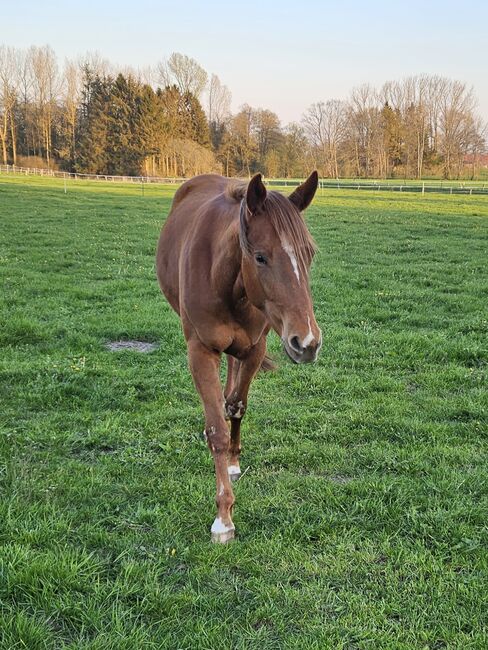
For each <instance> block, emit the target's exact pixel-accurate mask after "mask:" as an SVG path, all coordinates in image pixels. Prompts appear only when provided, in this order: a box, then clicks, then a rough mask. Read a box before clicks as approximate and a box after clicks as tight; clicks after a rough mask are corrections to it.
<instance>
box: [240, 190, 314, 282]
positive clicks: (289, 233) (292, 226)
mask: <svg viewBox="0 0 488 650" xmlns="http://www.w3.org/2000/svg"><path fill="white" fill-rule="evenodd" d="M246 189H247V184H246V183H242V182H237V181H236V182H235V183H233V184H232V185H230V186H229V187H228V190H227V195H228V196H229V198H233V199H234V200H236V201H238V200H240V201H241V211H240V233H239V240H240V244H241V248H242V250H243V252H244V253H246V254H247V255H252V254H253V253H254V251H253V248H252V246H251V243H250V241H249V239H248V237H247V222H246V210H247V205H246V199H245V196H246ZM263 211H264V212H266V213H267V215H268V216H269V218H270V220H271V223H272V225H273V228H274V229H275V232H276V234H277V235H278V237H279V238H280V239H281V241H282V242H283V243H285V242H286V245H288V246H291V247H292V248H293V251H294V253H295V257H296V260H297V264H298V266H299V268H300V270H301V271H302V273H305V274H306V273H307V272H308V268H309V266H310V264H311V263H312V259H313V256H314V255H315V253H316V251H317V245H316V243H315V242H314V240H313V238H312V235H311V234H310V232H309V231H308V228H307V226H306V224H305V221H304V220H303V217H302V215H301V213H300V211H299V210H298V209H297V208H296V207H295V205H294V204H293V203H292V202H291V201H289V200H288V198H287V197H286V196H283V194H280V193H279V192H274V191H268V192H267V194H266V199H265V201H264V205H263Z"/></svg>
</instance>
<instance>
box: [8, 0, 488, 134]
mask: <svg viewBox="0 0 488 650" xmlns="http://www.w3.org/2000/svg"><path fill="white" fill-rule="evenodd" d="M0 42H3V43H5V44H7V45H15V46H17V47H27V46H29V45H31V44H35V45H43V44H45V43H49V44H50V45H51V46H52V47H53V48H54V50H55V51H56V53H57V54H58V57H59V60H60V63H62V61H63V60H64V58H65V57H69V58H74V57H77V56H78V55H81V54H84V53H85V52H86V51H87V50H97V51H98V52H99V53H100V54H101V55H102V56H103V57H105V58H107V59H109V60H111V61H113V62H114V63H118V64H120V65H132V66H134V67H144V66H146V65H154V64H155V63H156V62H157V61H159V60H161V59H163V58H165V57H167V56H168V55H169V54H171V52H174V51H177V52H182V53H184V54H187V55H189V56H192V57H194V58H195V59H197V61H198V62H199V63H200V64H201V65H202V66H203V67H204V68H205V69H206V70H207V71H208V72H209V73H211V72H215V73H216V74H218V75H219V77H220V78H221V80H222V81H223V82H224V83H225V84H227V86H229V88H230V90H231V91H232V96H233V109H234V110H236V109H237V108H238V107H239V106H240V105H241V104H242V103H244V102H248V103H249V104H251V105H252V106H256V107H258V106H261V107H263V108H270V109H271V110H273V111H275V112H276V113H278V115H279V116H280V118H281V120H282V121H283V123H286V122H289V121H291V120H299V119H300V117H301V114H302V112H303V111H304V110H305V109H306V108H307V106H309V105H310V104H311V103H312V102H315V101H319V100H326V99H330V98H338V99H343V98H346V97H347V95H348V93H349V91H350V90H351V89H352V87H353V86H356V85H360V84H361V83H364V82H370V83H372V84H373V85H376V86H379V85H381V84H382V83H383V82H384V81H386V80H390V79H401V78H403V77H406V76H409V75H414V74H420V73H431V74H440V75H444V76H447V77H451V78H455V79H460V80H463V81H466V82H467V83H468V84H470V85H473V86H474V89H475V92H476V95H477V97H478V99H479V112H480V113H481V115H482V116H483V117H484V119H485V120H488V2H487V1H486V0H483V1H482V0H466V1H465V2H459V1H457V2H452V1H451V0H444V1H438V0H434V1H433V2H428V1H426V2H420V1H418V0H413V1H411V2H408V3H407V2H394V1H393V0H390V2H387V1H386V0H371V1H370V2H359V1H355V0H349V1H348V2H341V1H340V0H334V2H329V1H325V2H318V1H316V0H302V1H301V2H300V0H295V1H294V2H291V1H290V0H281V1H280V2H266V1H265V0H262V1H261V2H258V1H257V0H248V1H247V2H242V3H239V4H233V3H232V2H223V1H220V0H219V1H214V2H212V1H211V0H208V1H207V2H195V1H194V0H173V1H172V2H165V1H163V2H156V1H151V0H139V1H134V0H132V1H130V2H129V1H128V0H120V1H119V2H115V1H114V0H106V1H105V2H101V1H98V2H95V1H94V0H86V1H85V2H80V3H74V2H53V1H52V0H42V1H40V0H36V1H33V0H23V1H22V2H17V3H12V2H8V3H7V2H6V0H0Z"/></svg>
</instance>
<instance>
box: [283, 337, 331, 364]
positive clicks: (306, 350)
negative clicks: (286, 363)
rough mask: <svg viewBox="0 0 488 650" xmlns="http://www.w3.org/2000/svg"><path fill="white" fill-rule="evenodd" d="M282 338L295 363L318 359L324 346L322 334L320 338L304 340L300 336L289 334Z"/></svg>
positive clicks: (287, 352)
mask: <svg viewBox="0 0 488 650" xmlns="http://www.w3.org/2000/svg"><path fill="white" fill-rule="evenodd" d="M281 340H282V343H283V347H284V348H285V352H286V354H287V355H288V356H289V357H290V359H291V360H292V361H294V362H295V363H312V362H314V361H317V358H318V356H319V352H320V348H321V347H322V335H320V337H319V339H312V341H307V340H302V339H300V337H299V336H289V337H288V338H282V339H281Z"/></svg>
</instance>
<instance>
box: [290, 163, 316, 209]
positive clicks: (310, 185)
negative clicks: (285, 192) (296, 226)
mask: <svg viewBox="0 0 488 650" xmlns="http://www.w3.org/2000/svg"><path fill="white" fill-rule="evenodd" d="M318 184H319V175H318V174H317V172H316V171H315V172H312V173H311V174H310V176H309V177H308V178H307V180H306V181H305V182H304V183H302V184H301V185H299V186H298V187H297V189H296V190H295V191H294V192H293V193H292V194H290V196H289V197H288V198H289V199H290V201H291V202H292V203H293V205H295V206H296V207H297V208H298V210H299V211H300V212H302V210H305V209H306V208H308V206H309V205H310V203H312V199H313V197H314V196H315V192H316V191H317V186H318Z"/></svg>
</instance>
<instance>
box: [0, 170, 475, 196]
mask: <svg viewBox="0 0 488 650" xmlns="http://www.w3.org/2000/svg"><path fill="white" fill-rule="evenodd" d="M0 174H21V175H24V176H48V177H49V176H50V177H54V178H62V179H63V178H64V179H65V180H67V179H73V180H85V181H106V182H112V183H138V184H140V185H144V184H145V183H158V184H172V185H179V184H181V183H183V182H184V181H185V180H186V179H185V178H164V177H161V176H112V175H109V174H78V173H76V174H75V173H71V172H63V171H56V170H53V169H35V168H32V167H18V166H17V165H0ZM265 182H266V184H267V185H275V186H281V187H296V186H297V185H299V184H300V182H301V181H300V180H298V179H267V180H266V181H265ZM319 187H320V189H321V190H326V189H336V190H370V191H371V190H373V191H376V192H414V193H420V194H426V193H431V192H437V193H442V194H484V195H488V184H487V183H483V184H482V185H481V184H479V183H478V184H470V183H469V182H461V181H459V182H457V183H456V182H454V181H439V182H438V183H433V182H428V183H426V182H422V181H418V182H416V183H415V182H410V183H406V182H405V183H395V182H394V181H391V180H390V181H388V180H385V181H383V182H381V181H364V180H360V181H354V180H339V179H338V180H330V179H323V180H320V181H319Z"/></svg>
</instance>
